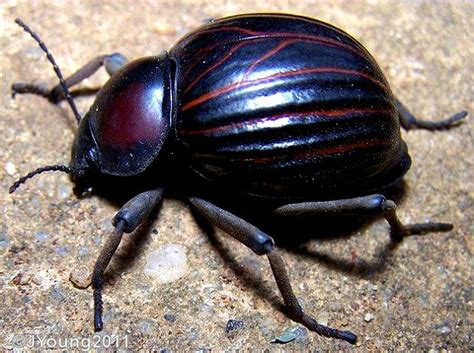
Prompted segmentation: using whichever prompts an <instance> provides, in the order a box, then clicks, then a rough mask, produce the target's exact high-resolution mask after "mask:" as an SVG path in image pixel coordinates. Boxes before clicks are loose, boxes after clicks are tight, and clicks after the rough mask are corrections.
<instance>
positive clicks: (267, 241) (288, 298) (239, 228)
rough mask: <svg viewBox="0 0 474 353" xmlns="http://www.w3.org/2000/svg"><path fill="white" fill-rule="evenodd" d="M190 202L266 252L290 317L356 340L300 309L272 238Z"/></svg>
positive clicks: (227, 215) (207, 204)
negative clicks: (320, 322)
mask: <svg viewBox="0 0 474 353" xmlns="http://www.w3.org/2000/svg"><path fill="white" fill-rule="evenodd" d="M190 201H191V203H192V204H193V205H194V207H196V209H197V210H198V211H199V212H200V213H201V214H202V215H203V216H204V217H205V218H206V219H207V220H208V221H210V222H211V223H212V224H213V225H215V226H217V227H219V228H220V229H222V230H223V231H225V232H226V233H228V234H229V235H231V236H233V237H234V238H235V239H237V240H238V241H239V242H241V243H242V244H244V245H246V246H247V247H249V248H250V249H251V250H252V251H253V252H254V253H256V254H257V255H267V257H268V261H269V262H270V266H271V268H272V272H273V276H274V277H275V281H276V283H277V285H278V289H279V290H280V293H281V295H282V297H283V300H284V302H285V305H286V308H287V310H288V314H289V316H290V317H291V318H292V319H293V320H295V321H297V322H300V323H302V324H303V325H305V326H306V327H307V328H308V329H310V330H312V331H315V332H316V333H318V334H320V335H322V336H326V337H333V338H339V339H342V340H345V341H347V342H349V343H352V344H355V343H356V341H357V336H356V335H354V334H353V333H352V332H349V331H340V330H337V329H334V328H330V327H327V326H324V325H321V324H319V323H318V322H317V321H316V320H315V319H314V318H313V317H311V316H309V315H307V314H306V313H305V312H303V309H302V308H301V306H300V304H299V303H298V300H297V299H296V296H295V295H294V293H293V289H292V288H291V283H290V278H289V276H288V272H287V270H286V266H285V264H284V262H283V259H282V258H281V257H280V255H279V254H278V252H277V250H276V249H275V247H274V241H273V238H271V237H270V236H269V235H267V234H265V233H264V232H262V231H261V230H260V229H258V228H256V227H255V226H253V225H252V224H250V223H248V222H246V221H244V220H243V219H241V218H239V217H237V216H236V215H234V214H232V213H230V212H228V211H225V210H223V209H221V208H219V207H217V206H215V205H213V204H212V203H210V202H207V201H205V200H202V199H200V198H196V197H192V198H190Z"/></svg>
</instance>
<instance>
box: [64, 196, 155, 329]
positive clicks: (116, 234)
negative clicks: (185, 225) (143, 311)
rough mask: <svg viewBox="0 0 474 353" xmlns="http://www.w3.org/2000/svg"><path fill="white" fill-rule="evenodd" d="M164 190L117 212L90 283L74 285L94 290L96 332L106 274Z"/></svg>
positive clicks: (127, 205)
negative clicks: (128, 236)
mask: <svg viewBox="0 0 474 353" xmlns="http://www.w3.org/2000/svg"><path fill="white" fill-rule="evenodd" d="M162 195H163V189H156V190H151V191H146V192H143V193H141V194H138V195H137V196H135V197H134V198H132V199H131V200H129V201H128V202H127V203H125V205H123V206H122V208H121V209H120V210H119V211H118V212H117V214H116V215H115V217H114V218H113V220H112V224H113V226H114V228H115V229H114V231H113V232H112V234H111V235H110V236H109V238H108V239H107V241H106V242H105V246H104V247H103V249H102V251H101V252H100V254H99V257H98V258H97V261H96V263H95V265H94V270H93V272H92V275H91V277H90V280H89V282H88V283H85V284H82V283H77V282H76V281H74V280H73V283H74V284H75V285H76V286H77V287H80V288H87V287H88V286H89V285H90V284H92V287H93V288H94V330H95V331H96V332H97V331H101V330H102V328H103V323H102V288H103V286H104V272H105V269H106V268H107V266H108V265H109V263H110V260H111V259H112V256H113V255H114V253H115V251H116V250H117V248H118V246H119V244H120V242H121V240H122V236H123V233H131V232H133V231H134V230H135V229H137V227H138V226H139V225H140V224H142V223H143V222H144V221H145V220H146V219H147V217H148V216H149V214H150V213H151V211H152V210H153V209H154V208H155V206H156V205H157V204H158V203H160V201H161V197H162Z"/></svg>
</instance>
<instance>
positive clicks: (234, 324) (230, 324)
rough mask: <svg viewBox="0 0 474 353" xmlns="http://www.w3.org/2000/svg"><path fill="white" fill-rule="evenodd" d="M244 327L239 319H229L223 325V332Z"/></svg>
mask: <svg viewBox="0 0 474 353" xmlns="http://www.w3.org/2000/svg"><path fill="white" fill-rule="evenodd" d="M243 328H244V322H243V321H241V320H229V321H227V324H226V325H225V332H226V333H229V332H231V331H234V330H238V329H243Z"/></svg>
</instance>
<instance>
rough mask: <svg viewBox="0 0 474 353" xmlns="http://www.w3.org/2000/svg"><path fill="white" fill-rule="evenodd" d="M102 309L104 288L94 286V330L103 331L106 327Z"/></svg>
mask: <svg viewBox="0 0 474 353" xmlns="http://www.w3.org/2000/svg"><path fill="white" fill-rule="evenodd" d="M102 310H103V302H102V288H94V332H99V331H102V329H103V328H104V323H103V321H102Z"/></svg>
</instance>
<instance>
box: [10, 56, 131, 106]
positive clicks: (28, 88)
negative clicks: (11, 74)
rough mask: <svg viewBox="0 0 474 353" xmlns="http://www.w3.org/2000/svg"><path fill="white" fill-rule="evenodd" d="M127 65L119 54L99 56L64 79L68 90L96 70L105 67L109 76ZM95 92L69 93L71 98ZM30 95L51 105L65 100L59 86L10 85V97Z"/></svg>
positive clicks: (80, 91)
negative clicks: (41, 98)
mask: <svg viewBox="0 0 474 353" xmlns="http://www.w3.org/2000/svg"><path fill="white" fill-rule="evenodd" d="M126 63H127V58H126V57H125V56H123V55H122V54H120V53H114V54H110V55H101V56H98V57H96V58H94V59H92V60H91V61H89V62H88V63H87V64H86V65H84V66H83V67H81V68H80V69H79V70H77V71H76V72H75V73H74V74H72V75H71V76H69V77H68V78H67V79H66V85H67V87H68V88H70V87H73V86H75V85H77V84H78V83H80V82H82V81H84V80H85V79H86V78H88V77H90V76H92V75H93V74H94V73H95V72H96V71H97V70H99V69H100V68H101V67H102V66H104V67H105V70H106V71H107V72H108V74H109V75H110V76H112V75H113V74H114V73H115V72H117V71H118V70H119V69H120V68H121V67H122V66H124V65H125V64H126ZM95 92H96V90H76V91H73V92H71V93H72V95H73V96H78V95H86V94H90V93H95ZM18 93H20V94H23V93H31V94H36V95H38V96H42V97H45V98H46V99H48V100H49V101H50V102H51V103H54V104H56V103H58V102H60V101H61V100H63V99H64V98H65V96H64V93H63V88H62V87H61V85H60V84H58V85H56V86H54V87H53V88H52V89H49V88H48V87H46V86H44V85H35V84H31V83H24V82H18V83H14V84H13V85H12V96H13V97H15V95H16V94H18Z"/></svg>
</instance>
